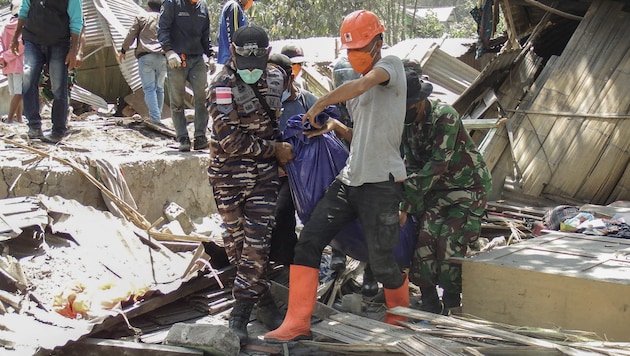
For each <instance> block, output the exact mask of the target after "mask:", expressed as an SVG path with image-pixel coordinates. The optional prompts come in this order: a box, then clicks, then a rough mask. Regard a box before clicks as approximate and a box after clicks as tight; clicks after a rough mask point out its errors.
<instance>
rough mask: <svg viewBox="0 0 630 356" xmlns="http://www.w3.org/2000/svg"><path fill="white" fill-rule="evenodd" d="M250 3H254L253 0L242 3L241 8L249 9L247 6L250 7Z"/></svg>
mask: <svg viewBox="0 0 630 356" xmlns="http://www.w3.org/2000/svg"><path fill="white" fill-rule="evenodd" d="M252 5H254V0H249V1H247V2H246V3H245V5H243V8H244V9H245V10H249V8H250V7H252Z"/></svg>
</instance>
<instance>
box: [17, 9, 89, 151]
mask: <svg viewBox="0 0 630 356" xmlns="http://www.w3.org/2000/svg"><path fill="white" fill-rule="evenodd" d="M83 22H84V21H83V5H82V3H81V1H80V0H68V1H48V2H45V1H24V2H23V3H22V5H21V7H20V11H19V12H18V23H17V26H16V31H15V33H14V34H13V38H12V39H11V52H12V53H13V54H15V55H17V54H18V53H19V43H18V40H19V38H20V36H21V38H22V40H21V42H22V43H23V45H24V76H23V77H22V101H23V105H24V116H26V119H27V120H28V127H29V130H28V133H27V135H28V137H29V138H31V139H34V138H39V139H41V140H42V141H45V142H49V143H57V142H59V141H61V140H62V139H63V137H64V136H65V135H66V132H67V130H68V126H67V122H68V101H69V99H68V97H69V91H68V71H72V70H73V69H74V68H76V67H78V65H80V62H81V58H82V53H81V48H80V46H81V33H82V30H83ZM44 66H47V67H48V69H49V74H50V82H51V84H52V86H51V87H52V88H54V90H53V100H52V113H51V121H52V130H51V132H50V134H48V135H46V136H44V134H43V132H42V118H41V116H40V113H39V109H40V95H39V81H40V76H41V73H42V69H43V68H44Z"/></svg>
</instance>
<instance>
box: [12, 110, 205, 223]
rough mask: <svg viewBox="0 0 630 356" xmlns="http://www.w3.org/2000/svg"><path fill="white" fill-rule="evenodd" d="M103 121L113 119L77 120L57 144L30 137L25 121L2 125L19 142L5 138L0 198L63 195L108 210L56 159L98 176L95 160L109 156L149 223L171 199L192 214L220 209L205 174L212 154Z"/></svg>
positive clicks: (82, 180)
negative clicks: (25, 147)
mask: <svg viewBox="0 0 630 356" xmlns="http://www.w3.org/2000/svg"><path fill="white" fill-rule="evenodd" d="M104 121H106V122H109V121H112V120H100V121H95V122H94V123H91V122H90V123H89V125H86V124H88V123H86V122H78V123H74V124H73V125H75V129H73V130H71V131H72V132H73V133H71V135H70V136H69V137H67V138H66V139H64V141H62V143H61V144H58V145H55V146H51V145H46V144H42V143H41V142H37V141H28V139H27V137H26V135H25V132H26V130H27V128H26V127H25V125H24V127H21V126H18V125H12V126H18V127H9V125H3V126H1V127H0V136H4V137H11V140H13V141H14V142H16V144H11V143H10V142H8V143H7V142H4V141H0V197H11V196H29V195H36V194H44V195H48V196H55V195H59V196H62V197H64V198H67V199H74V200H77V201H80V202H81V203H83V204H85V205H90V206H93V207H95V208H97V209H101V210H107V207H106V204H105V201H104V200H103V197H102V196H101V191H99V189H98V188H97V187H96V186H95V185H93V184H91V183H90V182H89V180H88V179H86V178H85V177H84V176H82V175H81V174H80V173H79V172H77V171H75V170H74V169H73V168H72V167H69V166H67V165H64V164H62V163H60V162H58V160H55V159H51V158H53V157H56V158H59V157H63V158H65V159H68V160H72V161H73V162H78V164H79V165H81V166H83V167H84V168H85V170H86V171H88V172H89V173H90V174H91V175H92V176H94V177H97V176H98V175H97V174H96V169H95V168H94V167H91V166H90V161H91V160H94V159H106V160H110V161H111V162H112V163H113V164H115V165H117V166H119V167H120V169H121V170H122V173H123V175H124V177H125V179H126V181H127V186H128V188H129V191H130V192H131V195H132V196H133V198H134V199H135V202H136V205H137V207H138V209H137V210H138V212H139V213H141V214H143V215H144V216H145V217H146V219H147V220H148V221H151V222H153V221H156V220H157V219H158V218H159V217H161V216H163V209H164V206H165V205H168V204H169V203H171V202H175V203H177V204H179V205H181V206H182V207H183V208H184V209H185V210H186V212H187V213H188V215H189V216H191V217H203V216H207V215H209V214H211V213H213V212H216V205H215V203H214V198H213V194H212V188H211V186H210V184H209V183H208V179H207V173H206V168H207V166H208V161H209V155H208V154H207V152H204V151H196V152H191V153H181V152H178V151H177V149H173V148H170V147H169V145H171V144H173V141H172V139H170V138H165V137H161V136H159V135H156V134H155V133H151V132H148V131H142V129H141V128H140V129H139V130H138V131H137V130H133V129H131V130H130V129H129V128H127V127H124V126H123V127H120V126H117V125H115V124H113V121H112V125H107V126H103V124H104V123H103V122H104ZM147 136H149V137H147ZM17 142H19V143H22V144H24V143H25V142H26V143H28V144H30V145H31V146H30V147H33V148H35V149H38V150H40V151H43V152H44V153H45V154H47V155H48V156H47V157H46V155H44V157H42V156H38V155H36V154H33V153H32V152H29V151H26V150H23V149H20V148H19V147H18V146H16V145H17Z"/></svg>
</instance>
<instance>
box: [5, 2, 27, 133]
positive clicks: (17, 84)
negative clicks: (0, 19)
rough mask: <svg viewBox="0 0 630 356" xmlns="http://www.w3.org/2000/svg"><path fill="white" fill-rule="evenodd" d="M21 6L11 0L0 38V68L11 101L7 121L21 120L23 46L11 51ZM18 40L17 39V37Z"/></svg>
mask: <svg viewBox="0 0 630 356" xmlns="http://www.w3.org/2000/svg"><path fill="white" fill-rule="evenodd" d="M20 6H22V1H21V0H13V1H12V2H11V18H10V19H9V22H8V23H7V24H6V25H5V26H4V29H3V30H2V37H1V38H0V68H2V74H4V75H6V76H7V79H8V81H9V95H11V102H10V103H9V113H8V116H7V121H6V122H7V123H8V124H11V123H13V122H22V109H23V107H24V106H23V105H22V75H23V73H24V46H23V45H22V44H19V45H18V51H17V54H14V53H13V51H11V39H13V34H14V33H15V31H16V28H17V24H18V12H19V11H20ZM18 40H19V39H18Z"/></svg>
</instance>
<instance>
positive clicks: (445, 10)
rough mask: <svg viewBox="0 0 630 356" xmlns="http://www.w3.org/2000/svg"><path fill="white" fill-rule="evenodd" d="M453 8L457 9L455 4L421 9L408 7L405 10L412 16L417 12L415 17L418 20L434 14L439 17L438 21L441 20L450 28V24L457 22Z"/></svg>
mask: <svg viewBox="0 0 630 356" xmlns="http://www.w3.org/2000/svg"><path fill="white" fill-rule="evenodd" d="M453 10H455V6H446V7H432V8H421V9H414V8H406V9H405V12H406V13H407V14H408V15H409V16H411V17H414V14H415V17H416V19H417V20H424V19H426V18H427V17H429V16H431V15H433V16H435V17H437V19H438V21H440V23H441V24H442V25H444V27H445V28H447V29H448V28H450V25H451V24H452V23H455V21H456V19H455V14H454V12H453Z"/></svg>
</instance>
